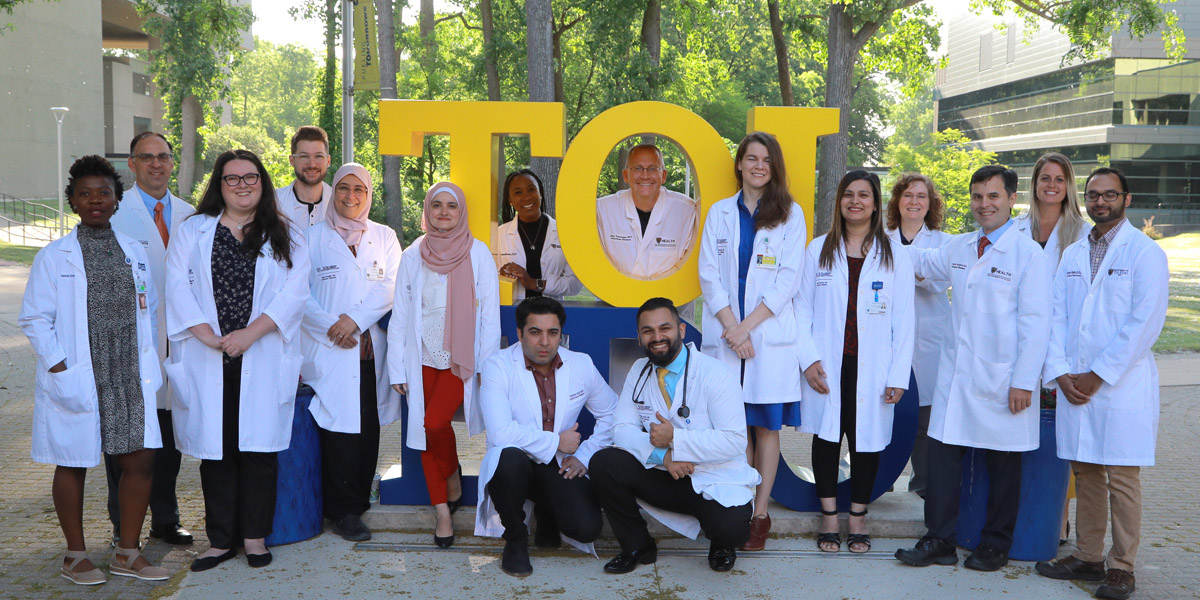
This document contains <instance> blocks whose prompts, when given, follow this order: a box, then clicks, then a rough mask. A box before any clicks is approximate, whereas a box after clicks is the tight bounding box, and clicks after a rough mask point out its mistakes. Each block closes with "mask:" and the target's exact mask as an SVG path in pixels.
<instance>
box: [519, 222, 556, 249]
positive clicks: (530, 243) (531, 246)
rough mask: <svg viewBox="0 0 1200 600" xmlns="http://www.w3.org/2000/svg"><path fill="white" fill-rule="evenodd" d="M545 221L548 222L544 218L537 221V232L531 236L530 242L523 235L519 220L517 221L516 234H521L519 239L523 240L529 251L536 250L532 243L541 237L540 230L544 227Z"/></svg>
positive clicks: (527, 237) (523, 231)
mask: <svg viewBox="0 0 1200 600" xmlns="http://www.w3.org/2000/svg"><path fill="white" fill-rule="evenodd" d="M546 221H549V219H546V218H544V217H543V218H539V219H538V230H537V233H535V234H533V239H532V240H531V239H529V236H527V235H525V230H524V229H521V221H520V219H518V220H517V233H519V234H521V238H522V239H524V240H525V243H526V244H528V245H529V249H530V250H536V249H537V247H536V245H535V244H534V243H533V242H534V240H536V239H538V238H539V237H541V236H542V228H543V227H545V226H546Z"/></svg>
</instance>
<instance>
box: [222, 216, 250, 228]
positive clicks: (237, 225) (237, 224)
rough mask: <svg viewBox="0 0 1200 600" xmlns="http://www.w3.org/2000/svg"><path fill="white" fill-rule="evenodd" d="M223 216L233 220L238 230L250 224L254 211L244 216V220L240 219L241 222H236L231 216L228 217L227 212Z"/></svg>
mask: <svg viewBox="0 0 1200 600" xmlns="http://www.w3.org/2000/svg"><path fill="white" fill-rule="evenodd" d="M225 216H226V217H229V220H230V221H233V226H234V227H236V228H237V230H238V231H241V230H242V229H243V228H244V227H246V226H247V225H249V224H250V221H253V220H254V213H250V216H248V217H246V220H244V221H242V222H241V223H238V222H237V221H236V220H235V219H234V218H233V217H230V216H229V215H228V214H226V215H225Z"/></svg>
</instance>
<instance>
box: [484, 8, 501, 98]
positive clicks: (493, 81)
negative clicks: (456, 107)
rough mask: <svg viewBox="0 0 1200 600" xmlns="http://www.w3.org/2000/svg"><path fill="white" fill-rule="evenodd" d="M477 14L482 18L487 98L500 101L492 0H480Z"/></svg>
mask: <svg viewBox="0 0 1200 600" xmlns="http://www.w3.org/2000/svg"><path fill="white" fill-rule="evenodd" d="M479 14H480V18H481V19H482V20H483V67H484V70H485V71H487V93H488V100H491V101H492V102H499V101H500V72H499V71H498V70H497V69H496V46H495V44H494V43H493V42H492V0H480V2H479Z"/></svg>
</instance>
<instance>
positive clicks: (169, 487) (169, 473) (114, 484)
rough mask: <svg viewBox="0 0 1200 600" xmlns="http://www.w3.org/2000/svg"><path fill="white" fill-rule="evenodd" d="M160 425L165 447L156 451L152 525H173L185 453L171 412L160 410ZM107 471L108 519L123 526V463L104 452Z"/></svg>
mask: <svg viewBox="0 0 1200 600" xmlns="http://www.w3.org/2000/svg"><path fill="white" fill-rule="evenodd" d="M158 428H159V429H160V430H161V431H162V448H159V449H157V450H155V451H154V468H153V470H152V472H151V473H152V476H153V478H154V479H153V480H152V481H151V483H150V526H151V527H154V528H156V529H157V528H164V527H171V526H174V525H178V524H179V499H178V498H177V497H176V495H175V480H176V479H178V478H179V464H180V462H181V461H182V459H183V455H182V454H181V453H180V452H179V450H177V449H176V448H175V429H174V425H172V422H171V411H169V410H166V409H163V408H160V409H158ZM104 473H105V475H106V476H107V478H108V520H109V521H112V524H113V527H115V528H118V529H119V528H120V527H121V503H120V501H118V500H117V488H118V487H119V485H120V482H121V463H120V461H118V460H116V459H115V458H114V457H112V456H109V455H107V454H105V455H104Z"/></svg>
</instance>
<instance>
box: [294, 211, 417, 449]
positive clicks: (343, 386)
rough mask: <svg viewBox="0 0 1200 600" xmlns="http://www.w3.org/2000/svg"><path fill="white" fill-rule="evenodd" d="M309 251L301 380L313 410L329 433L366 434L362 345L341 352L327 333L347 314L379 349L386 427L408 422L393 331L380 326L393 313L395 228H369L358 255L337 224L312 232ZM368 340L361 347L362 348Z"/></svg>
mask: <svg viewBox="0 0 1200 600" xmlns="http://www.w3.org/2000/svg"><path fill="white" fill-rule="evenodd" d="M304 239H305V242H306V245H307V247H308V257H309V263H310V264H311V265H312V268H311V270H310V271H309V275H308V286H309V296H308V305H307V307H306V308H305V310H304V320H303V322H302V325H301V328H300V349H301V352H302V353H303V355H304V363H303V365H302V366H301V367H300V379H301V380H302V381H303V382H304V383H307V384H308V385H309V386H311V387H312V389H313V391H314V392H316V393H315V395H314V397H313V400H312V403H311V404H310V405H309V408H308V410H309V412H311V413H312V416H313V419H315V420H316V422H317V425H319V426H321V428H322V429H324V430H326V431H336V432H339V433H360V432H361V431H362V429H361V423H360V422H359V421H360V419H359V416H360V415H359V401H360V397H359V390H360V389H361V387H360V385H361V384H360V381H359V377H360V376H361V371H360V365H359V358H358V357H359V352H361V347H360V346H355V347H353V348H341V347H338V346H337V345H336V344H334V343H333V342H332V341H330V340H329V336H328V335H326V333H327V332H328V331H329V328H330V327H332V326H333V324H334V323H336V322H337V320H338V318H339V317H340V315H343V314H345V315H346V316H348V317H350V319H352V320H353V321H354V322H355V324H357V325H358V330H359V331H360V332H361V331H370V332H371V344H372V347H373V348H374V349H375V397H376V401H377V406H378V413H379V424H380V425H387V424H388V423H391V422H393V421H395V420H396V419H399V418H400V394H398V393H396V391H395V390H393V389H392V386H390V385H388V377H387V332H386V331H384V330H382V329H380V328H379V325H377V323H378V322H379V319H380V317H382V316H383V315H384V314H386V313H387V311H389V310H391V309H392V295H393V294H394V293H395V292H396V271H397V269H399V268H400V242H399V240H397V239H396V232H395V231H393V230H392V229H391V228H390V227H387V226H385V225H380V224H378V223H374V222H370V221H368V222H367V230H366V231H364V232H363V236H362V241H361V242H359V244H358V249H357V251H358V255H357V256H355V255H354V254H352V253H351V252H350V248H349V247H348V246H347V245H346V242H345V241H344V240H342V236H341V235H339V234H338V233H337V232H336V231H334V229H333V228H332V227H330V226H329V223H328V222H326V223H318V224H316V225H313V226H312V227H309V228H308V230H307V231H305V232H304ZM361 341H362V339H361V336H360V338H359V342H360V343H361Z"/></svg>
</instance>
